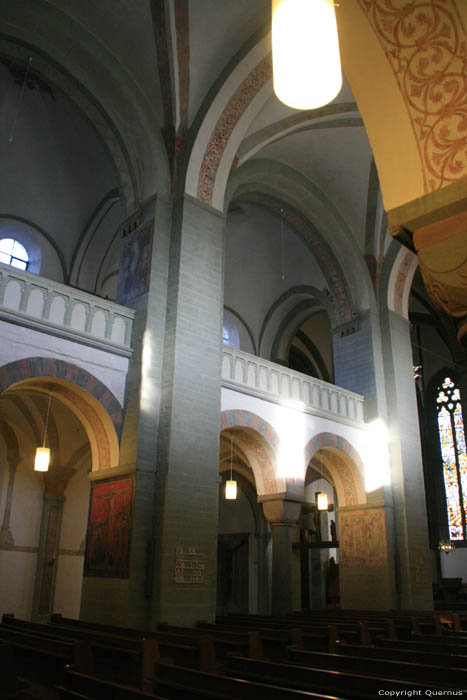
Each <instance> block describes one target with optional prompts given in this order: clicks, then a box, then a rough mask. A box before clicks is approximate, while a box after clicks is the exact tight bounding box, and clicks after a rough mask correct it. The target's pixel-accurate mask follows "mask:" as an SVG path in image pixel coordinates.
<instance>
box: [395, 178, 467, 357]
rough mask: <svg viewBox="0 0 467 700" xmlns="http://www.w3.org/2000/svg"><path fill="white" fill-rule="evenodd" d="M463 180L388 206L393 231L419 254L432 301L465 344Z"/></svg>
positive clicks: (466, 212)
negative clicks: (405, 202) (452, 321)
mask: <svg viewBox="0 0 467 700" xmlns="http://www.w3.org/2000/svg"><path fill="white" fill-rule="evenodd" d="M466 192H467V188H466V180H465V178H464V179H463V180H460V181H458V182H455V183H453V184H452V185H449V186H448V187H444V188H443V189H441V190H436V191H434V192H430V193H429V194H427V195H425V196H423V197H420V198H419V199H416V200H413V201H412V202H408V203H407V204H404V205H402V206H401V207H397V208H396V209H392V210H391V211H390V212H388V219H389V226H390V229H391V233H392V235H393V236H395V237H396V238H398V239H399V240H400V241H401V242H402V243H403V244H404V245H406V246H407V247H409V248H410V249H411V250H415V251H416V252H417V254H418V261H419V264H420V270H421V273H422V275H423V279H424V282H425V286H426V290H427V292H428V295H429V297H430V298H431V300H432V302H433V303H434V304H435V306H436V307H437V308H438V309H441V310H443V311H444V312H446V313H447V314H448V315H449V316H451V317H452V318H453V319H454V321H455V322H456V325H457V329H458V339H459V342H460V343H462V344H463V345H464V346H467V285H466V283H465V279H466V275H467V194H466Z"/></svg>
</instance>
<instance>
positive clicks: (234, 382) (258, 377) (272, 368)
mask: <svg viewBox="0 0 467 700" xmlns="http://www.w3.org/2000/svg"><path fill="white" fill-rule="evenodd" d="M222 385H223V386H225V387H228V388H232V389H236V388H241V389H244V390H247V391H248V392H249V393H252V394H254V395H257V396H258V397H260V398H261V397H262V396H264V397H265V398H268V399H273V400H277V401H286V402H290V401H291V402H294V401H295V402H296V401H299V402H301V403H302V404H304V406H303V408H304V410H311V411H312V412H318V413H321V412H323V413H324V414H326V415H328V416H329V414H330V413H331V414H334V415H335V416H336V417H338V418H339V419H341V418H346V419H349V420H352V421H355V422H357V423H363V420H364V419H363V403H364V397H363V396H361V395H360V394H355V393H354V392H352V391H347V390H346V389H341V388H340V387H338V386H334V384H328V382H323V381H322V380H321V379H315V378H314V377H309V376H308V375H306V374H302V373H301V372H295V370H293V369H288V368H287V367H283V366H282V365H278V364H276V363H275V362H270V361H269V360H263V358H261V357H256V356H255V355H250V354H249V353H247V352H243V351H242V350H235V349H233V348H230V347H227V346H224V347H223V359H222Z"/></svg>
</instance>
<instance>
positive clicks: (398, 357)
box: [381, 308, 433, 609]
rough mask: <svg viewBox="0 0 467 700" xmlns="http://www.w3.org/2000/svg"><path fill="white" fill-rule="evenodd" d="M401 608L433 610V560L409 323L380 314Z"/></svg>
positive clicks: (386, 312) (386, 313) (399, 602)
mask: <svg viewBox="0 0 467 700" xmlns="http://www.w3.org/2000/svg"><path fill="white" fill-rule="evenodd" d="M381 327H382V339H383V361H384V370H385V379H386V396H387V411H388V413H387V415H388V418H387V421H388V422H387V425H388V435H389V454H390V464H391V487H392V488H391V492H392V499H393V505H394V545H395V558H396V559H395V561H396V573H397V583H398V592H399V601H398V605H399V606H400V607H402V608H410V609H431V608H432V607H433V595H432V587H431V560H430V549H429V541H428V525H427V512H426V502H425V482H424V476H423V460H422V451H421V443H420V430H419V421H418V409H417V399H416V393H415V392H416V390H415V381H414V379H413V366H412V348H411V342H410V327H409V321H408V320H407V319H405V318H403V317H402V316H400V315H398V314H396V313H395V312H393V311H390V310H389V309H387V308H386V309H383V310H382V317H381Z"/></svg>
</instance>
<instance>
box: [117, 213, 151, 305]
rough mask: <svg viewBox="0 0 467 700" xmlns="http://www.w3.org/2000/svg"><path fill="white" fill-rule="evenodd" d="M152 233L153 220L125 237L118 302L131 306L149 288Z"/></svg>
mask: <svg viewBox="0 0 467 700" xmlns="http://www.w3.org/2000/svg"><path fill="white" fill-rule="evenodd" d="M152 234H153V224H152V222H151V223H149V224H146V225H145V226H142V227H141V228H140V229H138V230H137V231H134V232H133V233H131V234H129V235H128V236H126V238H124V239H123V244H122V254H121V259H120V272H119V277H118V288H117V298H116V301H117V303H118V304H123V306H129V305H130V304H131V302H132V301H133V300H134V299H136V298H137V297H140V296H141V295H142V294H146V292H147V291H148V289H149V273H150V271H151V251H152Z"/></svg>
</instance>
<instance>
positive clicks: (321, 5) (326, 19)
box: [272, 0, 342, 109]
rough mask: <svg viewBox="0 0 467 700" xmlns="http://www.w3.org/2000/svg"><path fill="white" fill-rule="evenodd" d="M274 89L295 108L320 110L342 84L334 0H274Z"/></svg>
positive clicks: (279, 96) (280, 97)
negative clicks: (318, 108)
mask: <svg viewBox="0 0 467 700" xmlns="http://www.w3.org/2000/svg"><path fill="white" fill-rule="evenodd" d="M272 66H273V74H274V77H273V82H274V92H275V93H276V95H277V97H278V98H279V99H280V100H281V102H284V104H286V105H288V106H289V107H293V108H294V109H316V108H317V107H322V106H323V105H326V104H328V103H329V102H331V100H333V99H334V98H335V97H336V95H337V94H338V93H339V91H340V89H341V87H342V70H341V61H340V51H339V38H338V35H337V23H336V12H335V8H334V0H272Z"/></svg>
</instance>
